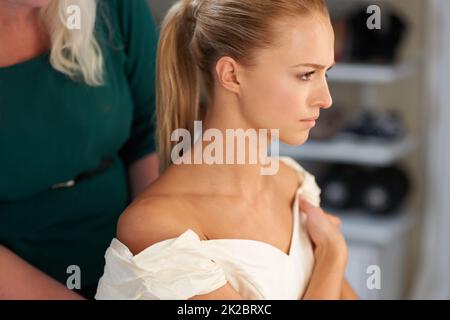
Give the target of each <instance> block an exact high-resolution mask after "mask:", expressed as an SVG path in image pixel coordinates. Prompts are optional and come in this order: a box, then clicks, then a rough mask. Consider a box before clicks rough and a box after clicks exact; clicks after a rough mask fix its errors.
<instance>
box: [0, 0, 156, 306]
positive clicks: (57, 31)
mask: <svg viewBox="0 0 450 320" xmlns="http://www.w3.org/2000/svg"><path fill="white" fill-rule="evenodd" d="M78 22H79V27H80V29H77V24H78ZM0 43H1V46H0V244H1V246H0V299H16V298H18V299H47V298H48V299H53V298H55V299H63V298H81V296H79V295H78V294H77V293H75V292H73V291H70V290H68V289H67V288H66V284H67V285H69V286H70V288H71V289H72V288H73V289H80V290H79V293H81V294H82V295H84V296H85V297H88V298H89V297H91V298H92V297H93V295H94V294H95V290H96V287H97V281H98V279H99V277H100V276H101V274H102V270H103V265H104V259H103V255H104V252H105V250H106V248H107V247H108V244H109V242H110V240H111V237H113V236H114V234H115V229H116V223H117V218H118V216H119V214H120V213H121V212H123V210H124V209H125V208H126V207H127V205H128V204H129V202H130V201H131V198H132V197H133V196H135V195H137V194H138V193H139V192H140V191H141V190H142V189H144V188H145V187H146V186H147V185H148V184H149V183H150V182H151V181H152V180H153V179H155V178H156V175H157V166H156V163H157V162H156V156H154V155H153V153H154V150H155V146H154V145H155V143H154V138H153V131H154V130H153V127H154V125H153V119H152V118H153V117H152V116H153V114H154V110H155V94H154V90H153V89H152V88H153V87H154V66H155V60H156V46H157V33H156V30H155V26H154V23H153V20H152V17H151V15H150V12H149V10H148V7H147V4H146V1H145V0H133V1H122V0H99V1H95V0H70V1H69V0H0Z"/></svg>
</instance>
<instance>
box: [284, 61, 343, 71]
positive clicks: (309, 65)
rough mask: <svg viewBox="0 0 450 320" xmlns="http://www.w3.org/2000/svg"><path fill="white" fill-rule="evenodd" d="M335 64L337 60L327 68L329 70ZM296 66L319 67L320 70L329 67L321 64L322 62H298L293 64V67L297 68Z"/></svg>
mask: <svg viewBox="0 0 450 320" xmlns="http://www.w3.org/2000/svg"><path fill="white" fill-rule="evenodd" d="M335 65H336V62H334V63H333V64H332V65H331V67H329V68H328V69H327V71H329V70H331V69H332V68H333V67H334V66H335ZM296 67H311V68H314V69H319V70H321V69H326V68H327V67H326V66H324V65H321V64H315V63H301V64H297V65H295V66H292V68H296Z"/></svg>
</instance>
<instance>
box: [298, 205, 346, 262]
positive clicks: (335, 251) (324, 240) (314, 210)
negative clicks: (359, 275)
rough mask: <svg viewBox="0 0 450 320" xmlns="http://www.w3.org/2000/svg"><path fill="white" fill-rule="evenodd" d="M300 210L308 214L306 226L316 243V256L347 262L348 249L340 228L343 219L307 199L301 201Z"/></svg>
mask: <svg viewBox="0 0 450 320" xmlns="http://www.w3.org/2000/svg"><path fill="white" fill-rule="evenodd" d="M300 210H301V211H302V212H304V213H305V214H306V215H307V220H306V228H307V230H308V233H309V236H310V237H311V240H312V242H313V244H314V253H315V255H316V258H321V257H322V256H323V255H327V256H330V257H333V258H334V259H338V260H340V261H342V262H343V263H344V264H346V262H347V257H348V251H347V245H346V243H345V239H344V236H343V234H342V232H341V230H340V226H341V220H340V219H339V218H338V217H335V216H332V215H330V214H328V213H326V212H324V211H323V210H322V209H321V208H318V207H315V206H313V205H311V204H310V203H309V202H307V201H306V200H302V201H301V202H300Z"/></svg>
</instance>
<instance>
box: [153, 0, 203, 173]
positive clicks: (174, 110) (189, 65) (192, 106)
mask: <svg viewBox="0 0 450 320" xmlns="http://www.w3.org/2000/svg"><path fill="white" fill-rule="evenodd" d="M193 5H195V2H194V3H193V1H191V0H183V1H179V2H178V3H177V4H175V5H174V6H173V7H172V8H171V10H170V11H169V13H168V15H167V16H166V18H165V20H164V22H163V25H162V30H161V35H160V42H159V46H158V56H157V102H156V104H157V118H158V124H157V127H158V128H157V135H158V137H157V140H158V141H157V143H158V152H159V160H160V168H161V170H164V169H166V168H167V167H168V166H169V165H170V164H171V159H170V154H171V150H172V148H173V146H174V144H175V143H176V142H172V141H171V135H172V132H173V131H174V130H176V129H187V130H189V132H190V133H191V136H193V126H194V121H195V120H198V118H199V108H200V107H199V103H200V101H199V100H200V72H199V68H198V66H197V63H196V61H195V59H194V56H193V53H192V48H191V42H192V38H193V33H194V29H195V12H194V8H193Z"/></svg>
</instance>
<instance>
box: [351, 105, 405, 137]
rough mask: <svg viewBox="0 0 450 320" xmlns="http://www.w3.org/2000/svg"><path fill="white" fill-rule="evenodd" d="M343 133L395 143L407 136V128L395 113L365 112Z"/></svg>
mask: <svg viewBox="0 0 450 320" xmlns="http://www.w3.org/2000/svg"><path fill="white" fill-rule="evenodd" d="M343 133H346V134H352V135H356V136H359V137H362V138H378V139H383V140H388V141H393V140H396V139H398V138H401V137H402V136H403V135H404V134H405V128H404V124H403V121H402V119H401V117H400V115H399V114H397V113H395V112H394V111H390V112H381V111H363V112H362V113H360V114H358V115H357V116H356V117H355V119H354V120H353V121H351V122H350V123H349V125H348V126H347V127H346V128H345V129H344V130H343Z"/></svg>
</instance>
